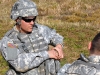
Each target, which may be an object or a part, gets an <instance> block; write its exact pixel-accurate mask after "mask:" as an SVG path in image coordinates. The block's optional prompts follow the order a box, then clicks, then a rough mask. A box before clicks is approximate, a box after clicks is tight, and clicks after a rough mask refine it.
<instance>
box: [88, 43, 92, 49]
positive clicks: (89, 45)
mask: <svg viewBox="0 0 100 75" xmlns="http://www.w3.org/2000/svg"><path fill="white" fill-rule="evenodd" d="M91 44H92V42H89V44H88V50H90V49H91Z"/></svg>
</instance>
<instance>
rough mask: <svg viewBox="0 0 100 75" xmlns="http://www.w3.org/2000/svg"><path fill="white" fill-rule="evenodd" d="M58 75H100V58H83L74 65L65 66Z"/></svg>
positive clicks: (92, 56) (96, 56)
mask: <svg viewBox="0 0 100 75" xmlns="http://www.w3.org/2000/svg"><path fill="white" fill-rule="evenodd" d="M57 75H100V56H98V55H91V56H89V57H88V58H86V57H85V56H82V57H80V58H79V59H78V60H76V61H75V62H73V63H72V64H65V65H64V66H63V67H62V68H61V69H60V70H59V72H58V73H57Z"/></svg>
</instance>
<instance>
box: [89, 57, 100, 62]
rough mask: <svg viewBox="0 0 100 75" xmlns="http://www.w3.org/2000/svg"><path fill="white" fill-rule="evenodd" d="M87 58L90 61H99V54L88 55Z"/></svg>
mask: <svg viewBox="0 0 100 75" xmlns="http://www.w3.org/2000/svg"><path fill="white" fill-rule="evenodd" d="M88 59H89V60H90V62H93V63H100V55H90V56H89V57H88Z"/></svg>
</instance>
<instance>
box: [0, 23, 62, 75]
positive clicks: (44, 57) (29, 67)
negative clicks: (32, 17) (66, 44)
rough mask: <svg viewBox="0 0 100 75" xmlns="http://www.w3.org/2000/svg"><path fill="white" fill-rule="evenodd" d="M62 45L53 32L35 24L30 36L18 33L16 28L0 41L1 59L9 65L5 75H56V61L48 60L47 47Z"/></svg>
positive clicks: (57, 67) (59, 38)
mask: <svg viewBox="0 0 100 75" xmlns="http://www.w3.org/2000/svg"><path fill="white" fill-rule="evenodd" d="M62 43H63V37H62V36H61V35H59V34H58V33H56V31H55V30H53V29H51V28H49V27H47V26H44V25H39V24H37V23H35V25H34V27H33V31H32V33H30V34H23V33H19V31H18V30H17V29H16V26H14V28H13V29H12V30H10V31H8V32H7V33H6V35H5V36H4V37H3V38H2V40H1V41H0V46H1V47H0V49H1V52H2V55H3V57H4V58H5V60H6V61H7V62H8V63H9V67H10V69H9V70H8V72H7V75H56V72H57V71H58V70H59V68H60V63H59V61H58V60H54V59H50V58H49V55H48V52H47V51H48V46H49V45H53V46H56V45H57V44H62Z"/></svg>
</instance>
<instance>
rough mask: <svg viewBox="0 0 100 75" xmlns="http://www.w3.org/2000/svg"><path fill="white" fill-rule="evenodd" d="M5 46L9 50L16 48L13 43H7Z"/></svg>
mask: <svg viewBox="0 0 100 75" xmlns="http://www.w3.org/2000/svg"><path fill="white" fill-rule="evenodd" d="M7 46H8V47H10V48H17V46H16V45H15V44H13V43H8V44H7Z"/></svg>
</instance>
